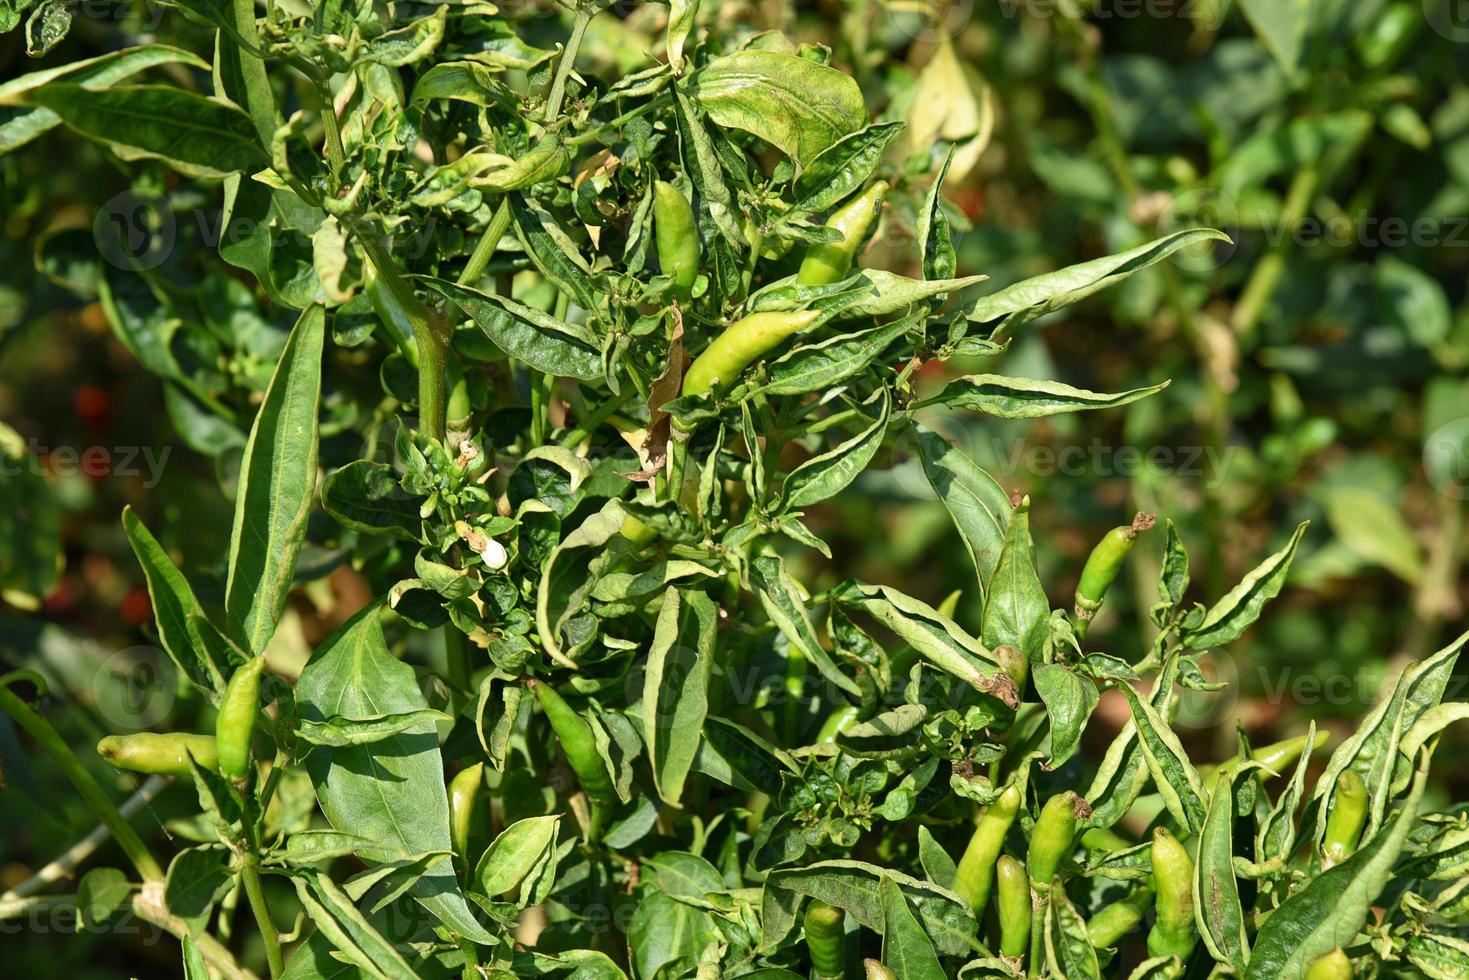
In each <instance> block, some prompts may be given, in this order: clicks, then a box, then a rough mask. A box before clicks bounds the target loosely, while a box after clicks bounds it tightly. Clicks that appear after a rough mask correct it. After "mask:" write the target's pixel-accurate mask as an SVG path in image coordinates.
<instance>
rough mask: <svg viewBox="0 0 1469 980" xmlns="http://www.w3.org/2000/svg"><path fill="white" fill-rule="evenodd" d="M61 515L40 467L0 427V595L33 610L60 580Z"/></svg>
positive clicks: (16, 436) (21, 442)
mask: <svg viewBox="0 0 1469 980" xmlns="http://www.w3.org/2000/svg"><path fill="white" fill-rule="evenodd" d="M62 560H63V556H62V551H61V515H60V513H59V511H58V510H57V507H56V499H55V498H54V497H53V496H52V495H51V485H50V484H49V483H47V482H46V478H45V477H44V476H43V475H42V470H41V463H40V461H39V460H37V459H36V458H35V457H34V456H32V455H31V454H30V452H29V450H27V449H26V446H25V442H24V440H23V439H21V437H20V434H19V433H17V432H16V431H15V430H14V429H11V428H10V427H9V426H7V425H5V424H4V423H0V597H3V598H4V599H5V601H7V602H9V603H11V604H12V605H14V606H18V607H20V608H22V609H37V608H39V607H40V605H41V600H42V599H44V598H46V596H48V595H50V594H51V593H52V591H53V590H54V589H55V588H56V585H57V583H58V582H59V581H60V580H61V568H62Z"/></svg>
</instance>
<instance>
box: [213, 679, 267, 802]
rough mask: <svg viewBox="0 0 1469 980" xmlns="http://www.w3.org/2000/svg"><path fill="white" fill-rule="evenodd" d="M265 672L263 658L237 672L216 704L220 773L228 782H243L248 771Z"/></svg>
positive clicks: (216, 731) (216, 739) (215, 724)
mask: <svg viewBox="0 0 1469 980" xmlns="http://www.w3.org/2000/svg"><path fill="white" fill-rule="evenodd" d="M264 670H265V658H264V657H256V658H255V659H254V660H251V661H250V662H249V663H247V664H245V665H244V666H243V667H240V668H239V669H237V670H236V671H235V673H234V676H233V677H231V678H230V682H229V684H228V685H227V686H226V687H225V689H224V698H223V699H221V700H220V702H219V715H218V717H216V718H215V720H214V735H215V744H216V746H217V747H218V752H219V771H220V772H222V773H224V774H225V775H226V776H229V777H230V778H231V779H244V778H245V773H247V772H248V771H249V770H250V740H251V739H253V738H254V737H255V719H256V718H257V717H258V716H259V714H260V674H261V672H262V671H264Z"/></svg>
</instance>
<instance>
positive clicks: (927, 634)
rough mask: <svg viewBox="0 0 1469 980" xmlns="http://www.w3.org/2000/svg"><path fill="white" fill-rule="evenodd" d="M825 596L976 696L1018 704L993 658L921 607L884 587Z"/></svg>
mask: <svg viewBox="0 0 1469 980" xmlns="http://www.w3.org/2000/svg"><path fill="white" fill-rule="evenodd" d="M831 597H832V598H833V599H834V600H835V601H837V602H839V603H842V604H843V605H846V606H849V607H852V608H854V609H861V610H862V611H863V612H865V613H867V614H868V615H869V616H871V617H872V618H873V619H876V620H877V621H878V622H880V623H882V624H883V625H884V626H886V627H887V628H888V629H890V630H892V631H893V632H894V633H896V634H897V635H898V637H899V638H901V639H902V640H904V641H905V642H906V643H908V644H909V645H910V646H912V647H913V649H914V650H916V651H918V655H919V656H921V657H922V658H923V659H925V660H927V661H928V662H929V663H931V664H933V665H934V666H935V667H938V668H939V669H940V670H943V671H945V672H946V673H949V674H952V675H953V676H955V677H957V678H959V679H960V680H961V681H963V682H964V683H966V684H968V685H969V686H971V687H973V688H974V689H975V690H976V691H979V692H981V693H983V694H988V695H990V696H991V697H993V698H995V699H997V700H999V701H1000V702H1002V703H1003V704H1005V705H1007V706H1008V707H1011V708H1014V707H1016V706H1017V705H1018V704H1019V694H1018V692H1017V691H1016V690H1015V682H1014V681H1012V680H1011V679H1010V678H1009V676H1007V675H1006V674H1005V673H1004V672H1002V671H1001V670H1000V667H999V665H998V664H997V663H996V662H995V659H994V654H992V653H991V652H990V651H989V650H987V649H985V646H984V644H983V643H981V642H980V641H979V640H977V639H975V638H974V637H972V636H970V635H969V634H968V633H966V632H964V630H963V628H962V627H960V626H959V624H957V623H955V622H954V621H953V620H952V619H950V618H949V617H947V616H945V615H943V614H942V613H940V612H939V611H938V610H936V609H934V608H933V607H932V606H930V605H928V604H927V603H925V602H921V601H920V600H918V599H914V598H913V597H911V596H908V595H904V594H903V593H902V592H899V591H898V590H897V589H892V588H889V587H888V586H885V585H863V584H861V583H859V582H846V583H844V584H843V585H840V586H838V587H837V588H836V589H834V590H832V592H831Z"/></svg>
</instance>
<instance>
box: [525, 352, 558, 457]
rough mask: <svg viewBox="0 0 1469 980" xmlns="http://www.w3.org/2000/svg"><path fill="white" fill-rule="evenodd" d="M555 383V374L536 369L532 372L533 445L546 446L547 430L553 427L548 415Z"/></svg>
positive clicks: (531, 428) (531, 411) (531, 410)
mask: <svg viewBox="0 0 1469 980" xmlns="http://www.w3.org/2000/svg"><path fill="white" fill-rule="evenodd" d="M555 384H556V376H555V375H551V374H542V373H541V372H540V371H534V370H533V371H531V372H530V441H531V444H532V445H535V446H544V445H545V444H546V432H547V431H548V430H549V429H550V427H551V421H550V418H549V417H548V413H549V411H550V408H551V389H552V388H553V387H554V386H555Z"/></svg>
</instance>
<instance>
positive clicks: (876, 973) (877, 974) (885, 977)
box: [862, 959, 898, 980]
mask: <svg viewBox="0 0 1469 980" xmlns="http://www.w3.org/2000/svg"><path fill="white" fill-rule="evenodd" d="M862 972H863V973H864V974H866V977H867V980H898V975H897V974H896V973H894V972H893V971H892V970H889V969H888V968H887V967H885V966H883V965H882V964H881V963H879V962H878V961H877V960H873V959H866V960H863V961H862Z"/></svg>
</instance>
